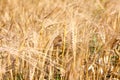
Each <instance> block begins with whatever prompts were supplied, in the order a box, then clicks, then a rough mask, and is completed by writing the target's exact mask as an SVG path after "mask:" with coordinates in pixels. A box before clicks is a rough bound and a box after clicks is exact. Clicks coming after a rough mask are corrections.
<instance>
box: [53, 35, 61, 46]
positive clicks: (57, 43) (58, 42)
mask: <svg viewBox="0 0 120 80" xmlns="http://www.w3.org/2000/svg"><path fill="white" fill-rule="evenodd" d="M53 46H54V48H57V47H60V46H62V37H61V36H57V37H56V38H55V39H54V41H53Z"/></svg>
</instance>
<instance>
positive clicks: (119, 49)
mask: <svg viewBox="0 0 120 80" xmlns="http://www.w3.org/2000/svg"><path fill="white" fill-rule="evenodd" d="M112 49H113V53H114V54H115V55H117V56H118V57H119V58H120V38H119V37H118V38H117V39H116V40H115V41H114V43H113V46H112Z"/></svg>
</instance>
